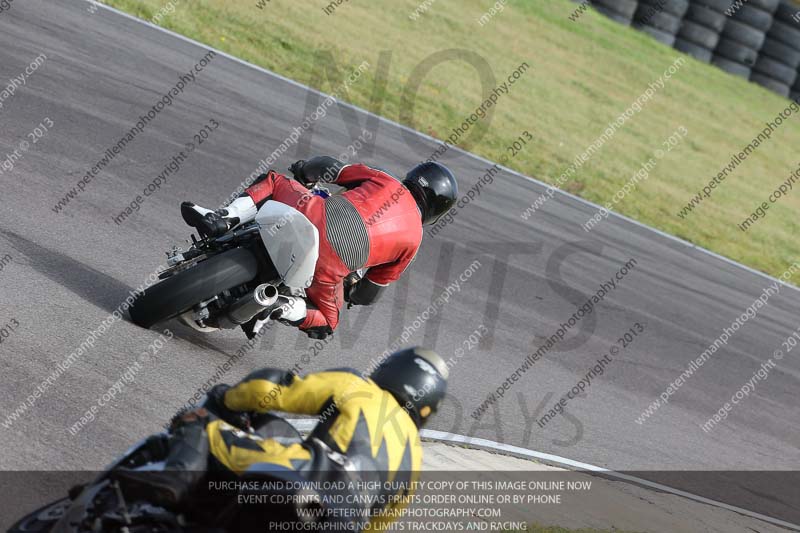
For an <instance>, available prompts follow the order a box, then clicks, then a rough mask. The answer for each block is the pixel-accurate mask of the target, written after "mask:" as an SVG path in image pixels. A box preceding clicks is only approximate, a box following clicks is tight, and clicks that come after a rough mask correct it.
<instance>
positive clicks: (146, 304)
mask: <svg viewBox="0 0 800 533" xmlns="http://www.w3.org/2000/svg"><path fill="white" fill-rule="evenodd" d="M257 275H258V262H257V261H256V258H255V256H254V255H253V253H252V252H251V251H250V250H247V249H246V248H234V249H232V250H228V251H225V252H223V253H221V254H219V255H215V256H213V257H210V258H208V259H206V260H205V261H202V262H200V263H198V264H196V265H194V266H192V267H191V268H189V269H187V270H184V271H182V272H178V273H177V274H174V275H172V276H170V277H168V278H167V279H165V280H163V281H161V282H160V283H157V284H156V285H153V286H152V287H150V288H148V289H146V290H145V291H144V292H143V293H142V294H141V295H139V296H138V297H137V298H136V300H134V302H133V305H131V308H130V314H131V320H133V322H134V323H135V324H137V325H139V326H141V327H143V328H150V327H152V326H153V325H155V324H157V323H158V322H162V321H164V320H167V319H169V318H173V317H176V316H178V315H179V314H181V313H183V312H185V311H187V310H189V309H191V308H192V307H194V306H195V305H196V304H198V303H200V302H202V301H204V300H208V299H210V298H213V297H214V296H216V295H217V294H219V293H221V292H223V291H226V290H228V289H232V288H234V287H236V286H238V285H242V284H243V283H247V282H248V281H251V280H253V279H254V278H255V277H256V276H257Z"/></svg>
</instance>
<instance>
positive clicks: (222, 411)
mask: <svg viewBox="0 0 800 533" xmlns="http://www.w3.org/2000/svg"><path fill="white" fill-rule="evenodd" d="M230 388H231V387H230V385H225V384H224V383H220V384H219V385H214V386H213V387H211V390H209V391H208V399H207V400H206V408H207V409H208V410H209V411H211V412H212V413H214V414H215V415H217V416H218V417H220V418H221V419H222V420H224V421H225V422H227V423H229V424H231V425H233V426H236V427H238V428H240V429H244V430H246V429H248V428H249V427H250V416H249V414H248V413H247V412H242V411H234V410H233V409H229V408H228V407H227V406H226V405H225V393H226V392H228V390H229V389H230Z"/></svg>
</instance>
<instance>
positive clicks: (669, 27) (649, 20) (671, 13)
mask: <svg viewBox="0 0 800 533" xmlns="http://www.w3.org/2000/svg"><path fill="white" fill-rule="evenodd" d="M687 9H689V0H640V1H639V8H638V9H637V10H636V13H635V14H634V16H633V27H634V28H636V29H637V30H641V31H643V32H645V33H648V34H649V35H650V36H652V37H653V38H654V39H656V40H657V41H659V42H662V43H664V44H666V45H667V46H672V45H673V44H674V43H675V36H676V35H677V33H678V30H680V28H681V20H682V19H683V15H684V14H686V10H687Z"/></svg>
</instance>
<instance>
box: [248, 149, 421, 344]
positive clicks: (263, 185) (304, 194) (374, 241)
mask: <svg viewBox="0 0 800 533" xmlns="http://www.w3.org/2000/svg"><path fill="white" fill-rule="evenodd" d="M332 183H334V184H336V185H340V186H342V187H344V188H346V189H348V190H347V191H345V192H343V193H342V194H337V195H333V196H330V197H329V198H322V197H321V196H318V195H314V194H311V193H310V192H309V191H308V190H307V189H306V188H305V187H304V186H303V185H302V184H300V183H298V182H297V181H295V180H291V179H288V178H287V177H286V176H284V175H281V174H278V173H277V172H274V171H270V172H269V173H268V174H267V175H266V176H265V177H264V178H263V179H262V180H261V181H259V182H257V183H255V184H253V185H252V186H251V187H249V188H248V189H247V190H246V191H245V192H246V193H247V194H248V195H249V196H250V197H251V198H252V199H253V201H254V202H255V203H256V205H258V206H259V207H260V206H261V205H262V204H263V203H264V202H265V201H267V200H276V201H278V202H281V203H284V204H287V205H290V206H292V207H294V208H295V209H297V210H298V211H300V212H301V213H303V214H304V215H305V216H306V217H307V218H308V219H309V220H310V221H311V223H312V224H314V226H316V227H317V230H318V231H319V240H320V243H319V260H318V261H317V266H316V269H315V271H314V281H313V283H312V285H311V287H309V288H308V289H307V290H306V294H307V296H308V298H309V300H310V301H311V303H312V304H313V306H314V307H316V309H314V308H313V307H311V306H310V307H309V308H308V314H307V315H306V319H305V320H304V321H303V323H302V324H300V329H303V330H308V329H311V328H321V329H327V328H330V331H329V332H332V331H333V330H334V329H336V326H337V325H338V323H339V310H340V309H341V308H342V305H343V304H344V287H343V283H342V282H343V280H344V278H345V277H346V276H347V275H348V274H350V273H351V272H353V271H355V270H358V269H360V268H368V269H369V271H368V272H367V274H366V277H367V278H368V279H369V281H371V282H372V283H375V284H377V285H381V286H385V285H388V284H389V283H391V282H393V281H396V280H397V279H398V278H399V277H400V275H401V274H402V273H403V271H405V269H406V267H408V265H409V264H410V263H411V261H412V260H413V259H414V256H415V255H416V253H417V250H418V249H419V245H420V243H421V242H422V219H421V216H420V211H419V208H418V207H417V203H416V201H415V200H414V197H413V196H412V195H411V193H410V192H409V191H408V189H406V188H405V187H404V186H403V184H402V183H401V182H400V181H398V180H397V179H396V178H394V177H392V176H390V175H389V174H387V173H385V172H383V171H380V170H376V169H374V168H370V167H368V166H366V165H360V164H359V165H347V166H345V167H343V168H342V169H341V170H340V171H339V174H338V175H337V177H336V179H335V180H333V181H332Z"/></svg>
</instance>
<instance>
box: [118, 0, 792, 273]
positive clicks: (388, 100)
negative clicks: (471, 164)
mask: <svg viewBox="0 0 800 533" xmlns="http://www.w3.org/2000/svg"><path fill="white" fill-rule="evenodd" d="M173 1H175V5H176V6H177V7H176V9H175V11H174V13H172V14H170V15H168V16H166V17H164V18H163V19H162V20H161V24H162V25H163V26H165V27H167V28H169V29H172V30H174V31H177V32H179V33H182V34H184V35H188V36H190V37H192V38H194V39H197V40H199V41H202V42H204V43H208V44H209V45H212V46H214V47H217V48H219V49H222V50H225V51H227V52H229V53H231V54H234V55H236V56H239V57H241V58H243V59H245V60H247V61H251V62H253V63H256V64H258V65H261V66H263V67H266V68H268V69H271V70H273V71H275V72H278V73H280V74H282V75H285V76H287V77H290V78H293V79H295V80H298V81H300V82H302V83H306V84H310V85H312V86H314V87H316V88H319V89H322V90H327V91H331V90H333V89H334V88H335V87H336V86H337V85H339V83H340V82H336V81H334V82H329V81H328V80H327V79H326V78H324V77H322V76H320V65H321V63H320V61H321V59H320V58H321V56H320V55H319V52H320V51H325V52H330V54H331V57H332V58H333V59H334V60H335V62H336V65H337V67H338V68H339V69H340V71H341V73H342V74H343V75H345V74H346V73H348V72H350V71H351V70H353V69H355V67H356V66H357V65H359V64H361V63H362V62H363V61H367V62H369V63H370V65H371V68H370V71H369V72H368V73H367V74H365V75H364V76H362V77H361V79H360V80H359V81H358V82H356V83H355V84H354V85H352V86H351V88H350V91H349V93H347V94H344V95H341V96H342V98H343V99H345V100H348V101H350V102H352V103H354V104H356V105H359V106H361V107H364V108H366V109H369V110H370V111H373V112H376V113H379V114H381V115H384V116H386V117H388V118H390V119H393V120H397V121H400V122H404V123H409V122H411V119H410V118H408V117H406V115H405V114H402V113H401V110H402V109H403V100H402V95H403V89H404V88H405V85H406V83H407V82H408V80H409V78H410V76H411V73H412V71H413V69H414V67H415V66H417V65H418V64H419V63H420V62H421V61H422V60H423V59H425V58H426V57H428V56H429V55H430V54H432V53H434V52H437V51H439V50H444V49H448V48H465V49H468V50H472V51H475V52H477V53H478V54H480V55H481V56H482V57H484V58H485V59H486V61H487V62H488V63H489V65H490V66H491V68H492V70H493V71H494V73H495V75H496V77H497V79H498V81H502V80H503V79H505V78H506V76H507V75H508V74H509V73H511V72H512V71H513V70H514V69H515V68H516V67H517V66H518V65H519V64H520V63H521V62H523V61H526V62H527V63H528V64H529V65H530V66H531V69H530V70H529V71H528V72H527V73H526V74H525V75H524V77H523V78H522V79H521V80H520V81H519V82H518V83H517V84H516V85H514V86H513V87H512V89H511V92H510V94H508V95H507V96H504V97H501V99H500V101H499V102H498V105H497V107H496V113H495V115H494V120H493V121H492V122H491V125H490V128H489V130H488V132H487V134H486V135H485V136H484V137H483V138H482V139H481V140H480V142H478V143H476V144H474V145H469V144H467V145H466V146H462V147H465V148H468V149H470V150H471V151H473V152H475V153H477V154H480V155H482V156H484V157H487V158H489V159H491V160H499V159H500V158H502V157H503V155H504V154H505V153H506V147H507V146H508V145H509V143H511V142H513V141H514V140H515V139H516V138H517V137H518V136H519V134H520V133H521V132H522V131H523V130H527V131H529V132H530V133H531V134H532V135H533V138H534V141H533V143H532V144H529V145H528V146H527V147H526V148H525V149H524V151H523V153H522V154H520V155H519V156H517V157H516V158H514V159H513V160H511V161H509V162H508V166H510V167H512V168H514V169H516V170H518V171H520V172H522V173H525V174H527V175H530V176H534V177H536V178H538V179H541V180H543V181H546V182H550V183H553V182H554V181H555V179H556V178H557V177H558V176H559V175H560V174H561V173H562V172H563V171H564V170H565V169H566V168H567V167H568V166H569V164H570V163H571V162H572V161H573V159H574V158H575V157H576V156H577V155H578V154H579V153H581V152H583V151H584V150H585V148H586V147H587V146H588V145H589V144H590V143H591V142H593V141H594V140H595V139H596V138H597V137H598V136H599V135H600V134H601V133H602V132H603V130H605V128H606V126H607V124H608V123H609V122H610V121H612V120H613V119H615V118H616V117H617V116H618V115H619V114H620V113H622V112H623V111H624V110H625V109H626V108H628V106H630V104H631V103H632V102H633V101H634V100H635V99H636V98H637V97H638V96H639V95H640V94H641V93H642V91H643V90H644V89H645V88H646V87H647V86H648V84H649V83H651V82H653V81H655V80H656V79H658V77H659V76H660V75H661V74H662V73H663V71H664V69H665V68H667V67H668V66H669V65H671V64H672V63H673V61H674V60H675V58H676V57H678V56H679V52H677V51H675V50H672V49H670V48H667V47H665V46H662V45H660V44H658V43H657V42H655V41H654V40H652V39H650V38H649V37H647V36H646V35H643V34H641V33H638V32H636V31H634V30H632V29H629V28H624V27H622V26H620V25H618V24H616V23H614V22H612V21H610V20H608V19H606V18H604V17H602V16H600V15H598V14H596V13H595V12H593V11H589V12H587V13H585V14H583V15H582V16H581V18H580V19H579V20H578V21H577V22H573V21H571V20H569V19H568V15H569V14H570V13H572V11H573V10H574V9H575V7H576V4H573V3H571V2H569V1H567V0H547V1H535V2H533V1H528V0H510V2H509V4H508V6H507V7H506V8H505V10H504V11H503V12H501V13H499V14H497V15H496V16H495V17H494V18H493V19H492V20H491V21H490V22H489V23H488V24H486V25H484V26H480V25H479V24H478V23H477V20H478V19H479V18H480V17H481V15H482V14H483V13H484V12H486V11H487V10H488V9H489V7H490V6H491V5H493V4H494V2H493V1H490V0H482V1H479V0H460V1H459V2H457V3H456V2H454V0H438V1H435V2H433V3H432V4H431V5H430V8H429V10H428V11H427V12H426V13H424V14H422V15H421V16H420V18H419V20H417V21H412V20H411V19H410V18H409V14H410V13H412V12H413V11H414V9H415V8H416V7H417V6H418V5H419V3H418V1H417V0H391V1H389V0H369V1H368V0H349V1H348V2H345V3H343V4H342V5H340V6H339V7H338V8H337V9H336V11H335V12H334V14H332V15H326V14H325V13H324V12H323V7H324V6H325V5H327V3H328V2H327V1H326V0H304V1H302V2H299V1H293V0H270V1H269V2H268V3H266V6H265V7H264V9H258V8H256V0H224V1H223V0H214V1H212V0H173ZM107 2H108V3H109V4H111V5H113V6H115V7H118V8H120V9H123V10H125V11H127V12H129V13H132V14H134V15H137V16H139V17H142V18H145V19H150V18H151V17H152V16H153V15H154V14H156V13H157V12H158V10H159V9H161V8H162V7H163V6H164V5H166V3H165V2H164V1H163V0H138V1H134V0H107ZM381 50H390V51H391V62H390V69H389V72H388V80H387V83H386V86H385V88H382V89H378V90H377V91H376V90H375V81H376V72H377V71H378V69H377V66H378V63H379V62H378V59H379V52H380V51H381ZM480 94H481V88H480V80H479V78H478V76H477V73H476V71H475V69H474V68H473V67H472V66H469V65H468V64H466V63H465V62H460V61H458V62H448V63H444V64H441V65H439V66H438V67H437V68H436V69H435V70H434V71H433V75H429V76H427V77H426V78H425V80H424V83H423V84H422V86H421V89H420V91H419V93H418V96H417V98H416V121H415V123H410V124H409V125H411V126H413V127H415V128H417V129H419V130H421V131H423V132H426V133H429V134H432V135H434V136H437V137H439V138H445V137H446V136H447V135H449V132H450V130H451V128H452V127H453V126H455V125H457V124H460V123H461V122H462V121H463V119H464V117H465V116H466V115H468V114H470V113H471V112H472V111H473V110H474V108H475V107H476V105H478V104H479V102H480V100H481V96H480ZM376 96H377V97H376ZM788 103H789V102H788V101H787V100H785V99H783V98H782V97H779V96H777V95H775V94H773V93H771V92H768V91H766V90H765V89H762V88H760V87H759V86H757V85H754V84H750V83H748V82H746V81H744V80H741V79H739V78H735V77H733V76H730V75H728V74H726V73H724V72H722V71H720V70H717V69H716V68H713V67H710V66H708V65H705V64H702V63H699V62H696V61H694V60H693V59H691V58H688V57H687V61H686V64H685V65H684V66H683V67H682V68H681V69H680V70H679V72H678V73H677V74H676V75H675V76H674V77H673V79H672V80H670V81H668V82H667V83H666V86H665V87H664V89H663V90H661V91H660V92H659V93H658V94H657V95H656V96H655V97H654V99H653V100H651V101H650V102H649V103H648V104H647V105H646V107H645V108H644V109H643V110H642V111H641V112H640V113H639V114H638V115H636V116H635V117H634V118H632V119H631V120H629V121H628V122H627V124H626V125H625V126H624V127H623V128H622V129H620V130H619V131H618V132H617V133H616V135H615V137H614V138H613V139H611V140H610V141H608V142H607V143H606V144H605V146H603V148H602V149H601V150H600V151H599V152H598V153H597V154H595V155H594V156H593V157H592V158H591V159H590V160H589V161H588V162H586V163H585V164H584V165H583V166H582V168H581V169H580V171H579V172H578V173H577V175H576V176H575V177H574V178H573V179H570V180H569V181H568V182H567V183H565V184H564V187H563V188H564V189H566V190H568V191H570V192H573V193H575V194H578V195H580V196H582V197H584V198H587V199H589V200H592V201H595V202H598V203H603V204H604V203H605V202H607V201H608V200H610V199H611V197H612V196H613V195H614V194H615V193H616V192H617V191H618V190H619V189H620V188H621V187H622V186H623V185H624V184H625V183H626V182H627V181H628V180H629V179H630V177H631V175H632V173H633V172H634V171H636V170H637V169H639V168H640V167H641V165H642V164H643V163H644V161H646V160H647V159H648V158H649V157H651V155H652V154H653V152H654V151H655V150H656V149H658V148H659V147H660V146H661V143H662V141H663V140H664V139H665V138H666V137H668V136H669V135H670V134H671V133H672V132H673V131H675V130H676V128H678V127H679V126H685V127H686V128H687V129H688V130H689V134H688V137H687V139H686V140H685V141H684V142H683V143H682V144H681V145H680V146H679V147H678V148H677V149H676V150H674V151H673V152H671V153H669V154H668V155H667V156H666V157H664V158H663V159H661V160H660V162H659V163H658V165H657V167H656V168H655V169H654V170H653V171H652V172H651V174H650V178H649V179H648V180H647V181H645V182H642V183H640V184H639V187H638V189H637V190H636V191H635V192H633V193H631V194H629V195H628V196H627V197H626V198H625V199H624V200H623V201H622V202H620V203H619V204H617V206H616V210H618V211H619V212H621V213H623V214H625V215H628V216H630V217H632V218H635V219H637V220H639V221H642V222H644V223H646V224H650V225H652V226H655V227H657V228H659V229H661V230H664V231H666V232H668V233H671V234H673V235H677V236H678V237H681V238H684V239H686V240H689V241H691V242H693V243H696V244H698V245H701V246H704V247H707V248H710V249H712V250H714V251H716V252H718V253H720V254H722V255H725V256H727V257H730V258H732V259H735V260H738V261H741V262H743V263H745V264H748V265H751V266H753V267H755V268H757V269H759V270H762V271H764V272H768V273H770V274H773V275H780V274H781V273H783V272H784V271H785V270H786V268H787V267H788V266H789V265H791V264H792V263H793V262H794V261H796V260H800V240H799V239H797V238H796V236H797V234H798V232H799V231H800V222H798V217H797V215H796V214H797V212H798V209H800V191H798V192H795V193H794V194H793V195H792V194H790V195H789V196H788V197H785V198H784V199H782V200H781V201H780V203H778V204H773V205H772V208H771V209H770V210H769V211H768V215H767V217H766V219H764V220H760V221H759V222H758V223H757V224H756V225H755V227H754V228H752V229H750V231H748V232H747V233H743V232H741V231H740V230H739V229H737V227H736V225H737V223H739V222H741V221H742V220H743V219H744V218H745V217H746V216H748V215H749V214H750V213H751V212H752V210H753V209H754V208H755V206H756V205H757V204H760V203H761V201H764V200H766V198H767V195H768V194H769V193H770V192H771V191H772V190H773V189H775V188H776V187H777V186H778V185H779V184H780V183H782V182H783V181H784V180H786V179H787V178H788V177H789V174H790V172H791V170H792V169H793V168H796V167H797V164H798V157H797V150H796V148H797V147H798V146H800V122H798V121H800V117H798V116H796V115H795V116H793V118H791V119H790V120H789V121H788V122H785V123H784V124H783V126H781V128H780V129H779V130H778V131H777V132H776V133H775V134H773V136H772V140H771V141H769V142H768V143H766V144H764V145H762V146H761V147H760V148H759V149H758V150H757V151H756V152H755V153H753V154H752V155H751V156H750V157H749V158H748V160H747V161H746V162H745V163H744V164H743V165H741V166H740V167H739V168H738V169H737V170H736V171H735V173H734V174H733V175H732V176H731V177H729V178H728V179H727V180H726V181H725V182H724V184H722V185H721V186H720V187H718V188H717V189H716V191H715V193H714V196H712V197H711V198H710V199H708V200H705V201H704V202H703V204H702V205H701V206H700V207H699V208H697V209H695V212H694V213H693V214H691V215H690V216H689V217H688V218H687V219H686V220H681V219H680V218H678V217H677V216H676V213H677V211H678V209H679V208H680V207H681V206H683V205H685V204H686V203H687V202H688V201H689V199H690V198H691V197H692V196H693V195H694V193H695V192H696V191H697V190H698V189H700V188H701V187H702V186H703V185H705V184H706V183H707V182H708V180H709V179H710V178H711V177H712V176H714V175H716V174H717V173H718V172H719V171H720V170H721V169H722V167H723V166H724V165H725V164H726V163H727V162H728V161H729V160H730V158H731V156H732V154H733V153H738V152H739V151H740V150H741V149H742V147H743V146H745V145H746V144H747V143H748V142H749V141H750V139H752V138H753V137H754V136H755V135H756V134H757V133H758V132H759V131H760V130H761V129H763V127H764V122H765V121H766V120H768V119H772V118H773V117H774V116H775V115H776V114H777V113H778V112H779V111H780V110H783V109H784V108H785V107H786V106H787V105H788ZM267 120H268V118H267V117H265V121H267ZM348 142H349V141H348ZM376 157H378V158H379V157H380V154H376ZM418 158H419V156H416V155H414V154H411V153H410V154H409V162H411V161H414V160H416V159H418ZM477 178H478V176H475V177H474V180H477ZM469 181H473V177H470V179H469ZM534 196H535V195H534V194H531V198H530V200H531V202H532V201H533V199H534ZM527 203H529V202H527V201H526V202H525V204H526V205H527ZM539 216H541V215H537V216H535V217H534V218H533V219H532V220H530V221H523V220H522V219H521V218H520V224H527V225H529V227H530V229H531V232H532V233H534V232H535V231H536V221H537V219H538V217H539ZM579 222H581V223H582V222H584V221H583V220H581V221H579Z"/></svg>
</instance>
